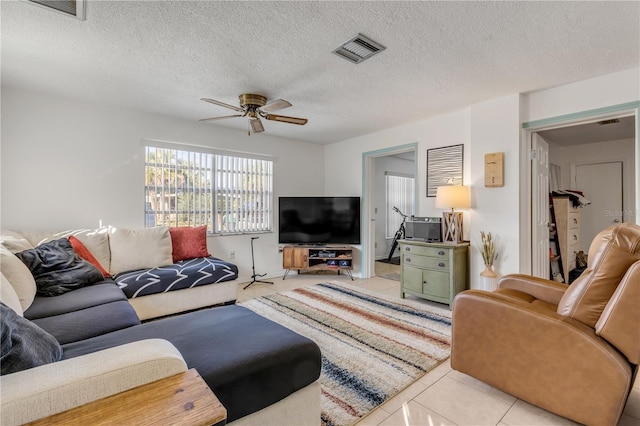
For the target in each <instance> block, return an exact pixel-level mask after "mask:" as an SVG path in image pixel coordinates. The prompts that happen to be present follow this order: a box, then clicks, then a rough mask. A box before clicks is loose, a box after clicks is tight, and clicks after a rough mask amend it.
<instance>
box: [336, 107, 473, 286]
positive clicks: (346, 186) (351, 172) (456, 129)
mask: <svg viewBox="0 0 640 426" xmlns="http://www.w3.org/2000/svg"><path fill="white" fill-rule="evenodd" d="M416 142H417V143H418V149H417V153H416V159H417V168H418V173H417V176H416V190H417V193H418V205H417V211H416V215H417V216H441V215H442V209H436V208H435V198H433V197H430V198H427V196H426V192H427V189H426V163H427V149H429V148H437V147H442V146H449V145H457V144H464V158H465V160H464V183H465V184H467V183H468V182H469V179H470V172H469V170H470V166H469V164H470V161H469V110H467V109H464V110H460V111H456V112H453V113H450V114H446V115H441V116H437V117H432V118H428V119H425V120H422V121H419V122H416V123H410V124H407V125H404V126H400V127H395V128H392V129H387V130H383V131H380V132H376V133H372V134H369V135H364V136H360V137H357V138H353V139H349V140H345V141H342V142H337V143H334V144H330V145H327V146H326V151H325V158H327V161H326V163H325V188H327V190H329V189H331V190H334V191H338V190H341V191H342V192H343V193H342V194H337V195H363V194H362V190H363V170H362V162H363V161H362V157H363V153H369V152H373V151H384V150H387V149H389V148H392V147H396V146H401V145H406V144H412V143H416ZM364 207H365V206H363V208H364ZM370 214H371V217H372V218H373V217H374V213H373V211H372V212H370ZM464 219H465V225H464V230H465V234H464V237H465V238H467V239H468V238H469V222H468V221H469V214H468V211H465V212H464ZM367 225H368V224H366V223H365V226H367ZM364 238H365V236H364V235H363V239H364ZM363 243H364V240H363ZM363 247H364V246H360V247H357V248H356V251H355V253H354V256H356V263H355V264H354V273H355V274H357V275H360V274H361V273H362V270H363V269H362V266H363V265H362V259H361V258H360V256H361V255H362V250H363ZM372 255H374V254H373V253H372Z"/></svg>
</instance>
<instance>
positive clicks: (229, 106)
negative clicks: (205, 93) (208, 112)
mask: <svg viewBox="0 0 640 426" xmlns="http://www.w3.org/2000/svg"><path fill="white" fill-rule="evenodd" d="M200 100H201V101H205V102H209V103H210V104H214V105H218V106H221V107H225V108H229V109H232V110H234V111H238V112H244V109H242V108H240V107H237V106H233V105H229V104H225V103H224V102H220V101H216V100H215V99H209V98H200Z"/></svg>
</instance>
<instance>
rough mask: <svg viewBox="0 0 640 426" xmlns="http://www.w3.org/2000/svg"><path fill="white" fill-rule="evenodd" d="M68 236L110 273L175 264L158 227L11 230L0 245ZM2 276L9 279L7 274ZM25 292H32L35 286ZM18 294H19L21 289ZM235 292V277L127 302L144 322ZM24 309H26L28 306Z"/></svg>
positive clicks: (17, 246)
mask: <svg viewBox="0 0 640 426" xmlns="http://www.w3.org/2000/svg"><path fill="white" fill-rule="evenodd" d="M71 235H73V236H74V237H76V238H77V239H78V240H80V241H81V242H82V243H83V244H84V245H85V246H86V248H87V249H88V250H89V251H90V252H91V253H92V254H93V255H94V256H95V258H96V260H97V261H98V262H99V263H100V264H101V265H102V266H103V268H104V269H105V270H107V272H109V273H111V274H112V275H116V274H118V273H121V272H126V271H130V270H136V269H144V268H154V267H159V266H165V265H170V264H173V263H174V262H173V259H172V241H171V236H170V232H169V229H168V228H161V227H159V228H149V229H123V228H118V227H114V226H105V227H102V228H98V229H73V230H66V231H61V232H49V231H25V230H20V231H15V230H10V231H2V233H1V234H0V244H2V245H3V246H4V247H5V248H6V249H7V250H8V251H10V252H11V253H17V252H21V251H23V250H28V249H33V248H35V247H37V246H38V245H40V244H43V243H46V242H50V241H53V240H56V239H59V238H65V237H69V236H71ZM205 244H206V243H205ZM5 276H6V277H7V278H9V277H8V276H7V274H5ZM10 281H11V280H10ZM24 291H26V292H27V293H28V294H32V293H33V294H35V293H34V291H35V290H34V289H25V290H24ZM18 293H19V294H20V290H18ZM237 295H238V280H237V279H234V280H229V281H224V282H218V283H215V284H212V285H204V286H194V287H191V288H186V289H181V290H173V291H163V292H160V293H155V294H149V295H145V296H141V297H135V298H129V303H130V304H131V305H132V306H133V308H134V309H135V311H136V314H137V315H138V317H139V318H140V320H142V321H144V320H147V319H151V318H157V317H161V316H166V315H171V314H176V313H180V312H185V311H189V310H194V309H198V308H202V307H206V306H213V305H217V304H221V303H233V302H234V301H235V300H236V298H237ZM28 299H29V297H27V300H28ZM28 304H30V302H28ZM23 308H24V309H25V310H26V309H27V308H28V306H23Z"/></svg>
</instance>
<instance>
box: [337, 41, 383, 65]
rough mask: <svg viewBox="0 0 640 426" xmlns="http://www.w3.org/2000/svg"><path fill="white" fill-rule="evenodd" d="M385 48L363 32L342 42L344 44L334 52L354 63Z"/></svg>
mask: <svg viewBox="0 0 640 426" xmlns="http://www.w3.org/2000/svg"><path fill="white" fill-rule="evenodd" d="M384 49H385V47H384V46H383V45H381V44H380V43H376V42H375V41H373V40H371V39H370V38H367V37H365V36H363V35H362V34H358V35H357V36H355V37H353V38H352V39H351V40H349V41H347V42H345V43H342V45H341V46H339V47H338V48H336V49H335V50H334V51H333V53H335V54H336V55H338V56H340V57H342V58H344V59H346V60H348V61H350V62H353V63H354V64H359V63H360V62H362V61H364V60H365V59H369V58H370V57H372V56H373V55H375V54H376V53H380V52H382V51H383V50H384Z"/></svg>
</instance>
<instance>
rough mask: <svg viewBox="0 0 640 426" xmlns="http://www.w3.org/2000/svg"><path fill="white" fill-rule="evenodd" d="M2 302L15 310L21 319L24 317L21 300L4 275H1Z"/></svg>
mask: <svg viewBox="0 0 640 426" xmlns="http://www.w3.org/2000/svg"><path fill="white" fill-rule="evenodd" d="M0 302H2V303H4V304H5V305H7V306H8V307H10V308H11V309H13V310H14V311H15V312H16V314H18V315H20V316H21V317H23V316H24V313H23V310H22V305H21V304H20V299H18V295H17V294H16V291H15V290H14V289H13V287H11V284H9V280H7V278H6V277H5V276H4V274H0Z"/></svg>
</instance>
